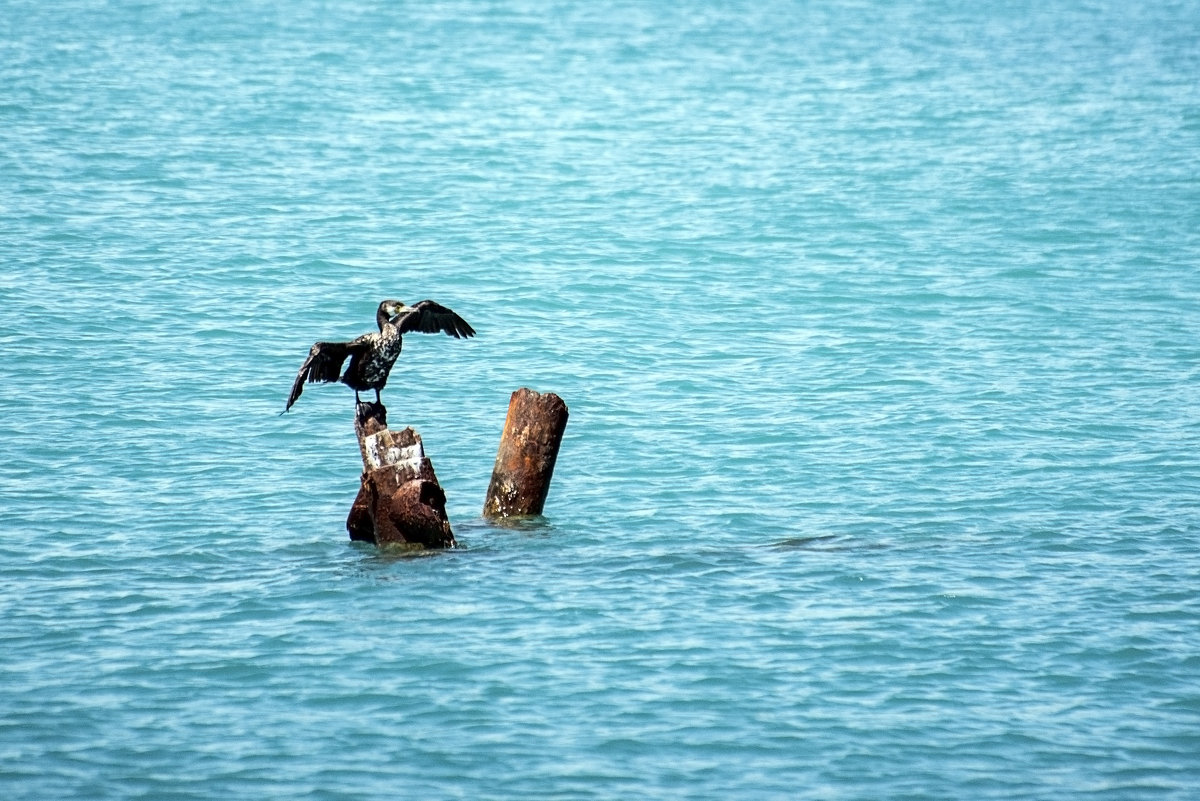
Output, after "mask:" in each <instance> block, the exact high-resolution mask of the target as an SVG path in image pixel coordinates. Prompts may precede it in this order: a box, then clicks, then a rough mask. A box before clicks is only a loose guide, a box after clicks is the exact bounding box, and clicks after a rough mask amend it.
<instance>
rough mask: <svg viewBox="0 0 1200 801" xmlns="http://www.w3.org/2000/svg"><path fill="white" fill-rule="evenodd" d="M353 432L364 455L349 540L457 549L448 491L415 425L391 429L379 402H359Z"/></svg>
mask: <svg viewBox="0 0 1200 801" xmlns="http://www.w3.org/2000/svg"><path fill="white" fill-rule="evenodd" d="M354 431H355V433H356V434H358V447H359V450H360V452H361V454H362V460H363V475H362V486H361V487H360V489H359V491H358V497H357V498H355V500H354V505H353V506H352V507H351V508H350V515H349V517H348V518H347V519H346V529H347V530H348V531H349V532H350V539H352V540H361V541H365V542H374V543H375V544H376V545H381V546H383V545H406V546H410V547H420V548H453V547H454V546H455V542H454V534H453V532H451V530H450V520H449V518H448V517H447V516H446V494H445V493H444V492H442V488H441V486H440V485H439V484H438V480H437V476H436V475H435V474H434V472H433V463H432V462H430V461H429V458H428V457H427V456H425V446H424V445H423V444H422V442H421V436H420V435H419V434H418V433H417V432H415V431H413V430H412V429H411V428H406V429H404V430H403V431H399V432H396V431H392V430H390V429H389V428H388V427H387V410H386V409H385V408H384V407H383V404H380V403H360V404H359V405H358V407H357V408H356V409H355V414H354Z"/></svg>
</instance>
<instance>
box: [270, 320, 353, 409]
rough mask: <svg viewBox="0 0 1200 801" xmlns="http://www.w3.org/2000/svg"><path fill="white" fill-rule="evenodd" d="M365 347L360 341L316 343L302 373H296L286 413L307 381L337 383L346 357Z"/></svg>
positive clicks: (309, 352)
mask: <svg viewBox="0 0 1200 801" xmlns="http://www.w3.org/2000/svg"><path fill="white" fill-rule="evenodd" d="M360 339H361V337H360ZM363 347H365V343H363V344H360V341H359V339H356V340H354V341H353V342H317V343H314V344H313V346H312V347H311V348H309V350H308V358H307V359H305V360H304V364H302V365H300V371H299V372H297V373H296V380H295V381H293V382H292V394H291V395H289V396H288V402H287V406H285V407H284V408H283V410H284V411H285V412H286V411H287V410H288V409H290V408H292V404H293V403H295V402H296V399H297V398H299V397H300V393H301V392H303V391H304V382H306V381H307V382H309V383H310V384H311V383H316V382H317V381H324V382H330V381H337V380H338V378H339V377H340V376H341V373H342V363H343V362H344V361H346V357H347V356H349V355H350V354H351V353H353V352H355V351H356V350H360V349H362V348H363Z"/></svg>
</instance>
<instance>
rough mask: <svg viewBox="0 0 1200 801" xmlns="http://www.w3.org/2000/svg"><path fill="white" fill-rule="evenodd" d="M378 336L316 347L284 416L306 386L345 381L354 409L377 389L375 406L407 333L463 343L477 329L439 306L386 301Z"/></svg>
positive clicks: (379, 315)
mask: <svg viewBox="0 0 1200 801" xmlns="http://www.w3.org/2000/svg"><path fill="white" fill-rule="evenodd" d="M375 322H376V324H377V325H378V326H379V330H378V331H372V332H370V333H368V334H363V335H362V336H360V337H356V338H355V339H352V340H350V341H349V342H316V343H314V344H313V346H312V347H311V348H309V351H308V358H307V359H305V360H304V364H302V365H300V370H299V372H297V373H296V380H295V381H294V382H293V383H292V394H291V395H289V396H288V401H287V406H285V407H284V409H283V412H280V414H284V413H285V412H287V411H288V410H289V409H291V408H292V405H293V404H295V402H296V400H297V399H298V398H299V397H300V393H301V392H303V391H304V384H305V382H308V383H316V382H318V381H319V382H324V383H331V382H334V381H341V382H342V383H343V384H345V385H346V386H348V387H350V388H351V389H353V390H354V402H355V404H360V403H362V399H361V398H359V396H358V393H360V392H366V391H367V390H369V389H373V390H375V402H376V403H379V402H380V400H379V390H381V389H383V388H384V386H385V385H386V384H387V380H388V375H389V374H390V373H391V371H392V365H393V364H395V363H396V357H397V356H399V355H400V348H401V345H402V344H403V343H402V342H401V337H402V336H403V335H404V334H407V333H410V332H413V331H417V332H420V333H422V334H437V333H439V332H440V333H445V334H449V335H450V336H452V337H454V338H455V339H459V338H461V337H473V336H475V329H474V328H472V327H471V326H470V325H468V324H467V321H466V320H464V319H463V318H461V317H459V316H458V315H457V314H455V313H454V312H452V311H450V309H447V308H446V307H445V306H443V305H441V304H440V303H435V302H433V301H432V300H423V301H421V302H420V303H416V304H414V305H412V306H407V305H405V304H404V303H402V302H401V301H398V300H385V301H383V302H381V303H380V304H379V309H378V310H377V311H376V312H375ZM346 357H349V358H350V364H349V365H348V366H347V367H346V370H345V372H342V364H343V363H344V362H345V361H346Z"/></svg>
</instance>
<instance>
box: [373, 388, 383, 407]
mask: <svg viewBox="0 0 1200 801" xmlns="http://www.w3.org/2000/svg"><path fill="white" fill-rule="evenodd" d="M375 402H376V403H378V404H379V405H380V406H382V405H383V401H381V400H380V399H379V390H375Z"/></svg>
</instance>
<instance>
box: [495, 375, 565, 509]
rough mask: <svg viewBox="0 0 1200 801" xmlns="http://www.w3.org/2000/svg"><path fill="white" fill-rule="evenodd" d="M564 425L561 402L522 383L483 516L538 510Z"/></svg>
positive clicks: (510, 411)
mask: <svg viewBox="0 0 1200 801" xmlns="http://www.w3.org/2000/svg"><path fill="white" fill-rule="evenodd" d="M566 427H567V404H565V403H564V402H563V399H562V398H560V397H558V396H557V395H555V394H554V393H553V392H547V393H546V394H544V395H542V394H539V393H537V392H534V391H533V390H531V389H526V388H524V387H522V388H521V389H518V390H517V391H516V392H514V393H513V394H512V398H511V399H510V400H509V403H508V417H507V419H505V421H504V434H503V435H502V436H501V438H500V449H499V451H498V452H497V453H496V466H495V468H494V469H493V470H492V481H491V484H490V485H489V486H488V493H487V500H485V501H484V503H483V516H484V517H492V518H495V517H512V516H517V515H540V514H541V513H542V507H543V506H544V505H545V503H546V494H547V493H548V492H549V491H550V478H551V476H552V475H553V474H554V462H555V461H556V460H557V459H558V447H559V444H560V443H561V442H562V436H563V431H564V430H566Z"/></svg>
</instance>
